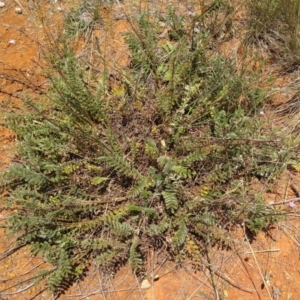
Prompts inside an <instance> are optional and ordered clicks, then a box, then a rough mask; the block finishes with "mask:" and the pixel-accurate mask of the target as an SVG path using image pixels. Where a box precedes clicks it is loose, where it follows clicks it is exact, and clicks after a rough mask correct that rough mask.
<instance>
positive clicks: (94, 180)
mask: <svg viewBox="0 0 300 300" xmlns="http://www.w3.org/2000/svg"><path fill="white" fill-rule="evenodd" d="M107 179H108V178H107V177H99V176H96V177H94V178H92V180H91V184H92V185H98V184H100V183H102V182H104V181H106V180H107Z"/></svg>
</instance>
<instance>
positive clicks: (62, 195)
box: [3, 8, 289, 295]
mask: <svg viewBox="0 0 300 300" xmlns="http://www.w3.org/2000/svg"><path fill="white" fill-rule="evenodd" d="M207 13H209V11H208V12H207ZM197 17H199V16H197V15H194V16H182V15H180V14H176V13H175V11H174V9H171V8H170V9H169V11H168V13H167V14H166V15H160V16H159V18H160V21H161V24H163V26H167V33H168V34H167V35H166V36H163V37H162V36H161V35H160V34H159V32H161V28H159V25H158V24H160V23H158V22H157V21H156V20H155V19H154V18H153V16H149V15H147V14H143V15H141V16H140V17H139V18H138V20H137V21H136V23H134V22H133V21H131V25H132V30H131V31H129V32H128V33H127V34H126V35H125V41H126V43H127V45H128V49H129V52H130V54H131V61H130V66H129V67H128V68H127V69H124V70H121V71H120V70H119V69H108V68H105V67H104V68H103V70H104V71H103V72H101V73H97V72H90V70H89V72H87V70H86V64H84V63H83V62H82V61H79V60H78V59H77V58H76V56H75V54H74V52H73V51H72V49H71V48H70V46H69V44H68V40H65V42H64V43H62V42H61V43H57V45H56V48H55V49H54V51H52V53H51V54H49V55H48V57H49V63H50V65H51V68H50V70H49V74H50V76H49V78H51V82H52V86H51V89H50V90H49V92H48V99H49V101H47V102H46V103H45V101H44V104H41V103H39V104H37V103H35V102H34V101H33V100H28V101H27V103H28V105H29V110H28V112H26V113H24V114H13V115H10V117H9V118H8V120H7V121H8V124H9V126H10V128H11V129H12V130H14V132H15V133H16V135H17V136H18V140H19V142H18V156H17V157H16V158H15V160H14V163H13V164H12V165H11V166H10V167H9V169H8V170H7V171H6V172H5V173H4V174H3V185H4V186H6V189H7V190H8V192H9V194H8V196H7V199H6V206H7V207H8V208H14V212H13V213H12V215H11V217H10V218H9V219H8V220H7V222H6V227H7V230H8V231H9V232H11V233H12V234H17V245H18V248H20V247H23V246H29V247H30V249H31V251H32V253H33V254H35V255H37V254H39V255H42V256H43V257H44V259H45V261H47V262H49V263H50V264H52V265H53V266H54V267H53V269H51V270H50V271H48V272H44V273H41V274H40V275H39V276H40V279H44V278H46V279H47V286H48V287H49V289H51V290H52V291H53V292H54V293H55V294H56V295H59V294H60V293H61V292H62V291H63V290H64V289H65V288H66V287H67V286H68V284H69V283H71V282H72V281H73V280H74V279H76V278H78V277H80V276H82V275H84V272H85V270H87V268H88V265H89V263H90V261H91V260H93V261H94V262H95V263H96V264H97V265H98V266H99V267H100V268H102V269H104V270H106V271H115V270H117V268H118V267H119V266H120V265H122V264H124V263H125V262H127V261H129V262H130V264H131V267H132V270H133V271H134V272H135V273H137V274H140V273H143V272H144V270H145V262H146V258H147V251H148V249H149V248H154V249H160V248H164V249H165V251H168V252H169V253H170V255H171V257H173V259H174V260H176V261H177V262H183V261H184V260H186V259H190V260H192V262H193V263H194V265H195V267H200V266H201V256H202V251H203V249H204V246H205V245H206V243H207V242H208V241H209V243H210V244H212V245H213V244H219V245H223V246H228V247H230V245H231V238H230V232H231V231H230V229H231V228H233V227H234V226H236V225H238V224H242V223H243V224H244V223H245V224H246V226H247V227H248V228H249V230H251V231H252V232H254V233H255V232H256V231H258V230H262V229H264V228H266V227H267V226H269V225H270V224H271V223H273V222H275V221H276V220H278V218H279V217H280V214H279V213H277V212H276V210H275V209H274V208H273V207H272V206H266V205H264V203H263V201H262V198H261V197H260V196H259V195H256V193H255V192H254V191H251V189H250V188H248V187H247V184H248V183H249V182H251V180H253V178H258V179H259V180H262V181H264V180H266V179H268V180H269V179H273V178H275V176H276V174H277V173H279V172H280V171H281V170H282V169H283V168H284V167H285V161H286V158H287V157H288V155H289V152H288V151H287V150H285V148H284V140H283V139H281V138H280V137H279V136H276V135H275V134H274V133H272V134H269V131H268V130H266V129H265V128H264V130H262V128H263V125H264V118H263V117H262V116H261V114H259V112H260V110H261V108H262V105H263V100H264V96H263V93H262V92H261V90H260V89H259V88H257V87H255V84H254V81H253V80H255V77H253V74H251V73H249V72H247V71H246V70H247V69H246V68H240V67H239V68H237V67H236V65H235V62H234V61H232V60H230V59H228V58H225V57H222V56H220V55H218V54H215V53H214V52H213V51H212V50H211V49H210V41H211V39H212V37H211V33H210V32H209V31H208V30H207V28H204V27H199V28H197V30H194V26H195V25H196V24H195V19H194V18H197ZM164 28H166V27H164ZM95 49H99V45H97V44H96V45H95ZM95 55H96V54H95ZM92 67H93V66H91V68H92ZM91 74H92V75H91ZM40 102H41V101H40Z"/></svg>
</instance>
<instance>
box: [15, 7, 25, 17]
mask: <svg viewBox="0 0 300 300" xmlns="http://www.w3.org/2000/svg"><path fill="white" fill-rule="evenodd" d="M15 12H16V14H18V15H21V14H22V13H23V10H22V8H21V7H16V8H15Z"/></svg>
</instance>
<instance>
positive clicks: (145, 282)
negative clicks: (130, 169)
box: [141, 278, 151, 290]
mask: <svg viewBox="0 0 300 300" xmlns="http://www.w3.org/2000/svg"><path fill="white" fill-rule="evenodd" d="M150 287H151V284H150V282H149V281H148V279H147V278H146V279H144V280H143V281H142V283H141V289H142V290H146V289H149V288H150Z"/></svg>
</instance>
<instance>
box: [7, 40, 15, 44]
mask: <svg viewBox="0 0 300 300" xmlns="http://www.w3.org/2000/svg"><path fill="white" fill-rule="evenodd" d="M8 43H9V44H10V45H15V43H16V40H14V39H11V40H9V41H8Z"/></svg>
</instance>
